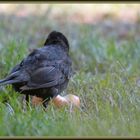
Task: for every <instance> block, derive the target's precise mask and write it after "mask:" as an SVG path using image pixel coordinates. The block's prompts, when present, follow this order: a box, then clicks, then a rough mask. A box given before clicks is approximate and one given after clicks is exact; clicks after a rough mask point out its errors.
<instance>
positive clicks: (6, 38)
mask: <svg viewBox="0 0 140 140" xmlns="http://www.w3.org/2000/svg"><path fill="white" fill-rule="evenodd" d="M0 6H1V4H0ZM16 6H17V7H16ZM28 6H29V5H28ZM28 6H27V5H24V6H23V5H22V6H18V5H15V7H16V10H17V11H16V10H15V9H12V8H13V7H14V6H13V7H12V8H11V9H10V8H8V9H9V11H10V10H11V11H10V12H8V11H7V12H5V11H3V12H0V78H1V79H2V78H4V77H5V76H6V75H7V74H8V73H9V72H10V70H11V68H12V67H13V66H15V64H17V63H19V62H20V61H21V60H22V59H23V58H24V57H26V56H27V54H29V52H30V51H31V50H32V49H34V48H38V47H42V45H43V43H44V41H45V39H46V38H47V35H48V34H49V33H50V32H51V31H53V30H57V31H60V32H62V33H64V34H65V35H66V37H67V38H68V40H69V43H70V55H71V57H72V60H73V68H74V70H75V74H74V76H73V77H72V78H71V80H70V82H69V85H68V88H67V90H66V91H65V92H64V93H62V95H63V94H66V93H67V94H75V95H77V96H79V97H80V100H81V108H80V109H79V110H78V109H76V110H74V111H73V112H70V110H69V108H62V109H56V108H55V107H54V106H51V105H50V106H49V107H48V109H47V111H46V112H45V111H44V110H43V108H42V107H36V108H34V107H32V106H30V107H29V108H28V109H27V110H26V111H23V109H22V105H23V104H22V101H21V98H22V95H20V94H18V93H16V92H15V91H14V90H13V89H12V87H11V86H9V85H8V86H5V87H0V95H1V96H0V136H45V137H49V136H52V137H58V136H71V137H84V136H87V137H98V136H127V137H129V136H133V137H134V136H140V91H139V90H140V26H139V21H140V20H139V16H137V17H136V20H133V21H132V22H131V18H130V19H129V18H128V20H126V21H125V22H124V21H122V20H121V19H119V18H114V17H117V15H115V13H116V10H117V9H119V6H118V7H117V6H116V7H115V4H114V5H111V7H115V8H112V9H111V10H112V11H111V10H110V11H109V12H108V13H106V14H104V15H103V16H102V14H101V13H100V16H101V17H100V20H99V19H98V18H99V17H98V16H95V17H94V16H93V17H94V18H93V19H96V21H95V22H94V20H93V19H90V17H92V14H91V15H88V19H87V18H86V17H87V16H85V15H84V14H83V15H82V16H81V15H80V14H79V13H80V11H79V9H77V8H76V6H75V7H74V6H73V5H69V7H71V8H73V9H72V11H71V10H69V9H68V8H67V7H66V6H65V5H63V6H62V5H55V4H54V5H53V4H52V5H50V6H48V5H46V7H47V6H48V7H47V8H46V9H47V10H46V9H45V10H44V9H43V7H41V6H33V5H31V7H32V8H31V9H33V12H32V11H30V10H29V9H30V8H29V7H30V6H29V7H28ZM82 6H83V5H81V7H82ZM96 6H98V7H100V5H96ZM96 6H95V7H96ZM138 6H139V5H137V6H136V5H132V6H131V5H129V6H128V7H129V8H130V9H131V10H132V11H137V9H138ZM44 7H45V6H44ZM79 7H80V6H79ZM83 7H84V6H83ZM122 7H123V6H122ZM122 7H121V6H120V9H121V8H122ZM126 7H127V6H126ZM139 7H140V6H139ZM24 8H25V9H24ZM26 8H27V9H28V10H27V9H26ZM39 8H40V9H41V10H42V12H39V13H38V14H33V13H34V10H37V9H39ZM92 8H94V6H93V7H92V6H90V9H89V11H88V12H89V13H92V12H93V11H92ZM123 8H124V9H125V7H123ZM3 9H4V8H3ZM96 9H98V8H97V7H96ZM114 9H115V10H114ZM90 10H91V11H90ZM23 11H24V12H23ZM25 11H26V12H25ZM114 11H115V12H114ZM97 12H98V10H97ZM73 15H74V16H73ZM75 16H77V17H76V18H75ZM97 17H98V18H97ZM128 17H129V16H128ZM130 17H131V16H130ZM92 20H93V21H92ZM5 100H7V101H8V103H9V104H10V106H11V107H12V109H13V111H12V113H11V112H9V110H8V108H7V106H6V105H5V104H4V103H3V102H4V101H5Z"/></svg>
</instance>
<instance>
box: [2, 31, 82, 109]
mask: <svg viewBox="0 0 140 140" xmlns="http://www.w3.org/2000/svg"><path fill="white" fill-rule="evenodd" d="M72 75H73V69H72V60H71V58H70V56H69V42H68V40H67V38H66V37H65V36H64V35H63V34H62V33H61V32H58V31H52V32H51V33H50V34H49V35H48V37H47V39H46V41H45V43H44V45H43V47H41V48H38V49H35V50H33V51H32V52H31V53H30V54H29V55H28V56H27V57H26V58H24V59H23V60H22V61H21V62H20V63H19V64H17V65H16V66H15V67H14V68H13V69H12V71H11V72H10V73H9V74H8V76H7V77H6V78H5V79H3V80H0V86H3V85H7V84H11V85H12V87H13V89H14V90H15V91H16V92H18V93H20V94H24V95H25V96H26V101H27V102H29V95H32V96H33V98H32V103H33V104H39V103H41V104H43V106H44V107H47V105H48V102H49V101H50V100H51V99H52V101H53V102H54V104H55V105H56V106H57V107H61V106H63V105H68V104H74V105H76V106H79V105H80V100H79V97H78V96H75V95H73V94H69V95H67V96H65V97H62V96H61V95H60V94H61V93H62V91H64V90H65V89H66V88H67V85H68V82H69V80H70V78H71V76H72ZM38 102H39V103H38Z"/></svg>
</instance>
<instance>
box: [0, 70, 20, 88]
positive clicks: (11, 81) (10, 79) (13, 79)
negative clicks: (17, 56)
mask: <svg viewBox="0 0 140 140" xmlns="http://www.w3.org/2000/svg"><path fill="white" fill-rule="evenodd" d="M18 75H19V71H17V72H14V73H11V74H10V75H9V76H7V77H6V78H5V79H2V80H0V86H2V85H7V84H14V83H19V79H18V78H17V77H18Z"/></svg>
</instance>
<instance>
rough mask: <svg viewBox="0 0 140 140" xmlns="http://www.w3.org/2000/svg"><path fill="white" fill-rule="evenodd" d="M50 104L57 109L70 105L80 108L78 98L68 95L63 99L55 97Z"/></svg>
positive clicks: (58, 96)
mask: <svg viewBox="0 0 140 140" xmlns="http://www.w3.org/2000/svg"><path fill="white" fill-rule="evenodd" d="M52 102H53V103H54V105H55V106H57V107H58V108H60V107H63V106H67V105H72V106H75V107H80V99H79V97H78V96H75V95H72V94H68V95H66V96H64V97H62V96H60V95H57V96H56V97H55V98H53V99H52Z"/></svg>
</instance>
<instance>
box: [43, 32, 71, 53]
mask: <svg viewBox="0 0 140 140" xmlns="http://www.w3.org/2000/svg"><path fill="white" fill-rule="evenodd" d="M52 44H58V45H61V46H62V47H63V48H64V50H66V51H69V42H68V40H67V38H66V37H65V36H64V35H63V34H62V33H60V32H57V31H52V32H51V33H50V34H49V35H48V38H47V39H46V41H45V43H44V46H46V45H52Z"/></svg>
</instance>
